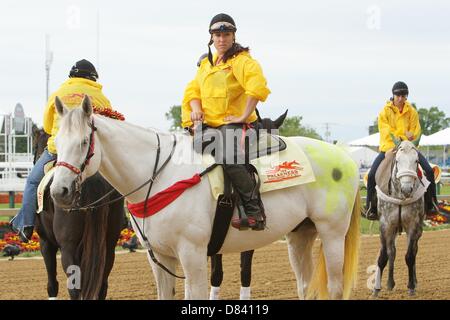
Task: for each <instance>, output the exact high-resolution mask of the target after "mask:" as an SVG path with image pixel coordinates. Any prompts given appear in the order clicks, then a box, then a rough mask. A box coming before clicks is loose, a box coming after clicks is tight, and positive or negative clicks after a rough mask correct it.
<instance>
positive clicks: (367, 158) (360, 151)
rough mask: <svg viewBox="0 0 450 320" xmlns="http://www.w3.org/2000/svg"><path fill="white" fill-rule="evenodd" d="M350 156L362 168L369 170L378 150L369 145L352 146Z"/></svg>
mask: <svg viewBox="0 0 450 320" xmlns="http://www.w3.org/2000/svg"><path fill="white" fill-rule="evenodd" d="M349 151H350V156H351V157H352V159H353V160H354V161H355V162H356V164H357V165H358V168H359V169H360V170H361V169H362V170H367V169H369V168H370V167H371V166H372V163H373V160H375V158H376V156H377V155H378V152H376V151H374V150H372V149H370V148H367V147H350V148H349Z"/></svg>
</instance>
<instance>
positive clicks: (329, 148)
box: [304, 142, 358, 215]
mask: <svg viewBox="0 0 450 320" xmlns="http://www.w3.org/2000/svg"><path fill="white" fill-rule="evenodd" d="M304 149H305V151H306V154H307V156H308V157H309V158H310V161H311V162H312V163H313V164H314V165H313V167H314V174H315V176H316V181H315V182H313V183H312V184H311V185H310V187H312V188H314V189H325V190H326V207H325V210H326V213H327V214H330V215H331V214H333V212H336V211H337V210H336V209H337V207H338V205H339V203H340V201H341V199H342V197H345V200H346V201H347V203H348V204H349V207H350V208H352V207H353V204H354V201H355V186H354V182H355V179H356V178H357V175H358V168H357V165H356V163H355V162H354V161H353V159H351V158H350V156H349V155H348V153H347V152H346V151H345V150H344V149H342V148H340V147H338V146H336V145H332V144H329V143H325V142H319V143H317V142H316V143H314V144H307V145H306V146H305V147H304ZM333 170H334V171H335V173H334V175H335V176H339V173H341V176H340V179H333Z"/></svg>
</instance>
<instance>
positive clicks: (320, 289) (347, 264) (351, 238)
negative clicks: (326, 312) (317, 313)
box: [307, 188, 362, 299]
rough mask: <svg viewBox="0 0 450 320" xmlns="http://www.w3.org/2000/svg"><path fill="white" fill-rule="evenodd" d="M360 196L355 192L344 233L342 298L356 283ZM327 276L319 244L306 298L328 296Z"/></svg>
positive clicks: (346, 297) (347, 294)
mask: <svg viewBox="0 0 450 320" xmlns="http://www.w3.org/2000/svg"><path fill="white" fill-rule="evenodd" d="M361 210H362V207H361V196H360V192H359V188H358V191H357V192H356V198H355V203H354V205H353V210H352V216H351V220H350V226H349V228H348V230H347V234H346V235H345V247H344V268H343V285H344V286H343V294H342V296H343V298H344V299H349V298H350V294H351V292H352V289H353V288H354V286H355V285H356V275H357V272H358V261H359V246H360V218H361ZM327 283H328V278H327V270H326V263H325V255H324V253H323V247H322V245H321V246H320V250H319V260H318V262H317V266H316V270H315V272H314V275H313V279H312V281H311V284H310V286H309V288H308V294H307V298H308V299H313V298H318V299H327V298H328V287H327Z"/></svg>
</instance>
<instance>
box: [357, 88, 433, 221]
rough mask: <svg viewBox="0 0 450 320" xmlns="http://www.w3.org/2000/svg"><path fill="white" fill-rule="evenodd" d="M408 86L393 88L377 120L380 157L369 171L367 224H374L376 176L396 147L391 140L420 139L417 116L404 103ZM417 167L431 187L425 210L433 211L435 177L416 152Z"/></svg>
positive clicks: (375, 216) (415, 112) (411, 108)
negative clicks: (369, 221) (371, 221)
mask: <svg viewBox="0 0 450 320" xmlns="http://www.w3.org/2000/svg"><path fill="white" fill-rule="evenodd" d="M408 94H409V90H408V86H407V85H406V84H405V83H404V82H401V81H399V82H396V83H395V84H394V86H393V88H392V95H393V97H392V98H391V100H390V101H388V102H387V103H386V105H385V106H384V108H383V110H381V112H380V114H379V116H378V129H379V132H380V147H379V150H380V153H379V155H378V156H377V157H376V158H375V160H374V162H373V164H372V167H371V169H370V172H369V175H368V180H367V199H366V208H367V213H366V216H367V218H368V219H369V220H377V219H378V213H377V202H376V197H375V193H376V191H375V174H376V171H377V169H378V167H379V165H380V163H381V161H382V160H383V159H384V156H385V153H386V151H389V150H391V149H393V148H394V147H395V143H394V141H393V140H392V137H394V138H395V139H398V140H410V141H414V140H417V139H420V135H421V128H420V122H419V115H418V113H417V111H416V109H414V108H413V107H412V106H411V104H410V103H409V102H408V101H407V100H406V99H407V98H408ZM419 163H420V166H421V167H422V169H423V170H424V171H425V175H426V177H427V179H428V180H429V181H430V185H429V187H428V190H427V195H426V197H425V204H426V209H427V210H433V208H434V205H433V202H435V201H436V184H435V182H434V173H433V169H432V168H431V166H430V164H429V163H428V161H427V160H426V159H425V157H424V156H423V155H422V154H421V153H420V152H419Z"/></svg>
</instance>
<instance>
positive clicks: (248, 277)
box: [239, 250, 255, 300]
mask: <svg viewBox="0 0 450 320" xmlns="http://www.w3.org/2000/svg"><path fill="white" fill-rule="evenodd" d="M254 252H255V250H248V251H244V252H241V292H240V295H239V299H240V300H250V283H251V281H252V260H253V253H254Z"/></svg>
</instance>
